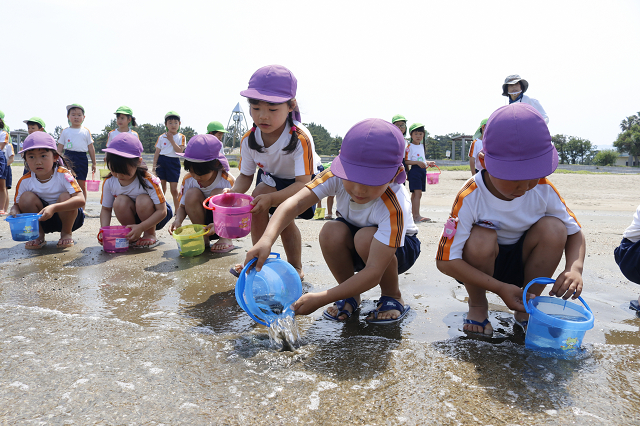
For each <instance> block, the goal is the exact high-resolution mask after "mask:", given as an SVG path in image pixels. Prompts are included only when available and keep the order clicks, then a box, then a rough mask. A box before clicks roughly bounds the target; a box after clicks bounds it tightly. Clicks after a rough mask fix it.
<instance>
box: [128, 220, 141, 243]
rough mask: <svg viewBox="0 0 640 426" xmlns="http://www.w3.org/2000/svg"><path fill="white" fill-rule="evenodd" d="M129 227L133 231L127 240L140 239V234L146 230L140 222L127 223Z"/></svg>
mask: <svg viewBox="0 0 640 426" xmlns="http://www.w3.org/2000/svg"><path fill="white" fill-rule="evenodd" d="M127 228H131V232H129V233H128V234H127V240H129V241H138V240H139V239H140V236H141V235H142V233H143V232H144V229H143V228H142V226H140V224H137V225H127Z"/></svg>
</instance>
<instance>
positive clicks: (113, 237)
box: [98, 225, 131, 253]
mask: <svg viewBox="0 0 640 426" xmlns="http://www.w3.org/2000/svg"><path fill="white" fill-rule="evenodd" d="M129 232H131V228H127V227H126V226H120V225H118V226H103V227H102V228H100V232H99V233H98V241H101V242H102V248H103V249H104V251H106V252H107V253H122V252H125V251H127V250H129V240H127V234H128V233H129Z"/></svg>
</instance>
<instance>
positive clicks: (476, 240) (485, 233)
mask: <svg viewBox="0 0 640 426" xmlns="http://www.w3.org/2000/svg"><path fill="white" fill-rule="evenodd" d="M499 250H500V247H499V246H498V233H497V232H496V231H495V230H493V229H489V228H485V227H482V226H477V225H474V226H473V228H471V233H470V234H469V238H468V239H467V241H466V242H465V244H464V248H463V249H462V258H463V259H464V260H465V261H467V262H470V261H473V260H491V259H493V260H495V258H496V257H497V256H498V252H499Z"/></svg>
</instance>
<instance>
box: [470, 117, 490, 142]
mask: <svg viewBox="0 0 640 426" xmlns="http://www.w3.org/2000/svg"><path fill="white" fill-rule="evenodd" d="M487 121H489V119H488V118H485V119H484V120H482V121H481V122H480V126H478V128H477V129H476V132H475V133H474V134H473V139H480V138H482V126H484V125H485V124H487Z"/></svg>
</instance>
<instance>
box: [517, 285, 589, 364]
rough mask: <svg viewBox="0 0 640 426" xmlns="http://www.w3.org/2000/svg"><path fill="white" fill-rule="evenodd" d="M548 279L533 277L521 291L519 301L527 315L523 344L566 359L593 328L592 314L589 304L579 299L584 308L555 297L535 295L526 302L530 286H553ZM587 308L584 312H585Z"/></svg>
mask: <svg viewBox="0 0 640 426" xmlns="http://www.w3.org/2000/svg"><path fill="white" fill-rule="evenodd" d="M553 283H555V280H553V279H551V278H544V277H543V278H535V279H533V280H531V282H530V283H529V284H527V285H526V287H525V288H524V291H523V292H522V302H523V303H524V307H525V309H526V311H527V313H528V314H529V324H528V325H527V334H526V336H525V340H524V345H525V347H526V348H529V349H533V350H538V351H543V352H550V353H553V354H555V355H560V356H567V355H573V354H575V353H576V352H577V351H578V350H579V349H580V345H581V344H582V338H583V337H584V334H585V333H586V331H587V330H591V329H592V328H593V313H592V312H591V309H590V308H589V305H587V303H586V302H585V301H584V300H583V299H582V297H578V300H580V302H582V304H583V305H584V307H582V306H580V305H578V304H577V303H573V302H569V301H568V300H563V299H560V298H558V297H549V296H537V297H535V298H533V299H531V300H529V301H527V300H526V295H527V290H528V289H529V287H530V286H531V285H532V284H543V285H547V284H553ZM585 308H586V309H585Z"/></svg>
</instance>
